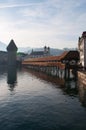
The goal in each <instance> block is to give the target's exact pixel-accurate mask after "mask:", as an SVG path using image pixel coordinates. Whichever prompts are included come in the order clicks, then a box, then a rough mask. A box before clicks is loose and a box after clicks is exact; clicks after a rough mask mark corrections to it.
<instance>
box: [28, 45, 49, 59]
mask: <svg viewBox="0 0 86 130" xmlns="http://www.w3.org/2000/svg"><path fill="white" fill-rule="evenodd" d="M49 55H50V47H46V46H45V47H44V50H43V51H33V49H32V52H31V53H30V55H29V57H30V58H34V57H44V56H49Z"/></svg>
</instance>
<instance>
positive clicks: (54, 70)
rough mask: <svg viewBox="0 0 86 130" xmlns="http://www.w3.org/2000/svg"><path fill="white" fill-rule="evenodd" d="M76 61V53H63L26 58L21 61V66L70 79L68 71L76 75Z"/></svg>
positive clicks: (77, 56)
mask: <svg viewBox="0 0 86 130" xmlns="http://www.w3.org/2000/svg"><path fill="white" fill-rule="evenodd" d="M78 61H79V53H78V51H65V52H64V53H63V54H61V55H59V56H47V57H39V58H27V59H25V60H23V61H22V65H23V66H26V67H27V68H30V69H35V70H37V71H42V72H45V73H47V74H51V75H54V76H58V77H62V78H63V77H64V78H70V70H73V72H74V73H75V74H76V71H77V67H78Z"/></svg>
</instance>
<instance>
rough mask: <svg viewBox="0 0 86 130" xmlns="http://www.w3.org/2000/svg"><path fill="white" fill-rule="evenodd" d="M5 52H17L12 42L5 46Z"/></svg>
mask: <svg viewBox="0 0 86 130" xmlns="http://www.w3.org/2000/svg"><path fill="white" fill-rule="evenodd" d="M7 50H8V51H17V50H18V48H17V46H16V44H15V42H14V40H11V41H10V43H9V45H8V46H7Z"/></svg>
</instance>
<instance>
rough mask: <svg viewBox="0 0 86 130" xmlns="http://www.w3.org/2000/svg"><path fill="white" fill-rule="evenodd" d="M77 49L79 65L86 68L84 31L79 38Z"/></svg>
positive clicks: (85, 33)
mask: <svg viewBox="0 0 86 130" xmlns="http://www.w3.org/2000/svg"><path fill="white" fill-rule="evenodd" d="M78 49H79V53H80V65H81V66H82V67H84V68H86V31H85V32H83V33H82V36H81V37H79V41H78Z"/></svg>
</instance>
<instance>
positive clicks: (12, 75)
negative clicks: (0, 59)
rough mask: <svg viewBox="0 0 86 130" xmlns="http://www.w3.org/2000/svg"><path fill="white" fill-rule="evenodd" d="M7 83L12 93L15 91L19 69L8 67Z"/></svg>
mask: <svg viewBox="0 0 86 130" xmlns="http://www.w3.org/2000/svg"><path fill="white" fill-rule="evenodd" d="M7 83H8V85H9V87H10V91H13V90H14V87H15V86H16V83H17V69H16V67H8V73H7Z"/></svg>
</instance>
